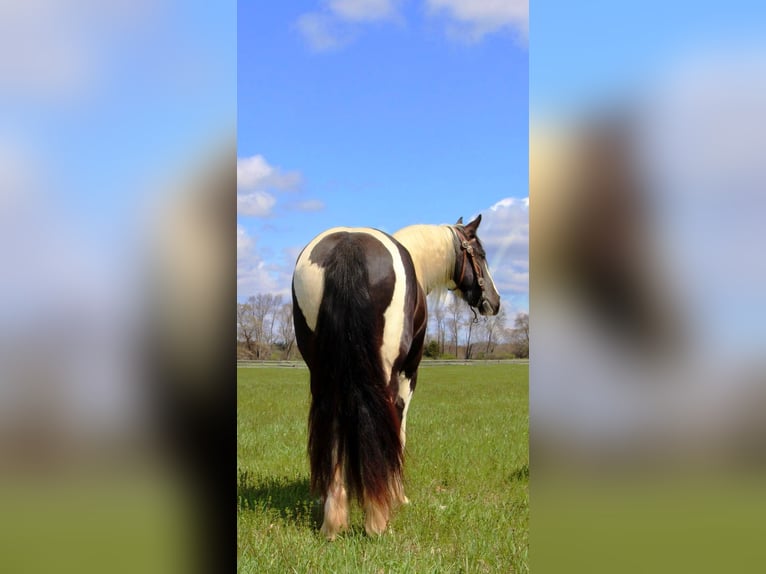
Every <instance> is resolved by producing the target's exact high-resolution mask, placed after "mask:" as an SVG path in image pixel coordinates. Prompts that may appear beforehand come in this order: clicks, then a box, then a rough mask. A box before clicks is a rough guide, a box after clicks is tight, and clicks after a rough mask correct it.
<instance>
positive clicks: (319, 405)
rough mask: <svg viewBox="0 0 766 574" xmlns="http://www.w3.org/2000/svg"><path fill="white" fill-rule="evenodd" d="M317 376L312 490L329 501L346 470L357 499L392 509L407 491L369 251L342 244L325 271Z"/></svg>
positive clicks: (311, 451)
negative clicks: (337, 477)
mask: <svg viewBox="0 0 766 574" xmlns="http://www.w3.org/2000/svg"><path fill="white" fill-rule="evenodd" d="M324 277H325V282H324V294H323V297H322V302H321V304H320V307H319V314H318V318H317V323H316V349H315V351H316V353H315V357H316V358H317V360H316V361H315V364H314V366H313V368H312V371H311V395H312V401H311V408H310V410H309V441H308V451H309V459H310V464H311V489H312V491H313V492H314V493H316V494H321V495H325V494H326V493H327V492H328V488H329V487H330V485H331V484H332V481H333V477H334V476H335V472H336V465H340V467H341V468H342V471H343V476H344V478H345V482H346V485H347V488H348V494H349V496H353V497H356V499H357V500H358V501H359V503H360V504H372V505H376V507H377V508H382V509H386V510H387V509H388V508H390V506H391V503H392V500H393V499H395V498H396V497H397V496H399V494H400V493H401V491H402V487H401V485H402V462H403V461H402V446H401V439H400V437H399V418H398V415H397V412H396V408H395V406H394V402H393V401H392V400H391V397H390V394H389V390H388V388H387V386H388V385H387V380H386V377H385V375H384V370H383V364H382V358H381V355H380V348H379V345H380V344H381V341H380V340H379V333H380V332H381V331H382V322H383V317H382V315H381V316H378V313H376V312H375V311H374V309H375V305H374V303H373V301H372V298H371V296H370V284H369V277H368V271H367V262H366V258H365V254H364V251H363V249H362V246H361V245H359V243H358V242H356V241H355V240H354V239H353V238H352V237H351V236H349V237H346V238H344V239H342V240H341V241H340V242H339V243H338V244H337V245H336V247H335V249H334V250H333V253H332V254H331V255H330V256H329V257H328V260H327V261H326V265H325V268H324Z"/></svg>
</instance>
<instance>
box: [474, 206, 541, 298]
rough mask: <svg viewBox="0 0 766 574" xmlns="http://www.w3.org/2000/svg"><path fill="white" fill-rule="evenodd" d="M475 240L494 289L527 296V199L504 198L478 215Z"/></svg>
mask: <svg viewBox="0 0 766 574" xmlns="http://www.w3.org/2000/svg"><path fill="white" fill-rule="evenodd" d="M479 237H480V238H481V242H482V245H484V249H485V250H486V252H487V261H488V262H489V265H490V269H491V271H492V276H493V278H494V280H495V284H496V285H497V288H498V290H499V291H500V292H501V293H505V294H517V295H519V294H528V293H529V198H528V197H526V198H523V199H521V198H513V197H508V198H505V199H502V200H500V201H498V202H497V203H495V204H494V205H493V206H492V207H490V208H489V209H488V210H485V211H484V212H482V220H481V226H480V227H479Z"/></svg>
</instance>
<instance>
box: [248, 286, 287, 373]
mask: <svg viewBox="0 0 766 574" xmlns="http://www.w3.org/2000/svg"><path fill="white" fill-rule="evenodd" d="M247 303H248V305H250V307H251V309H252V320H253V341H254V347H255V358H256V359H264V358H267V357H268V356H269V354H270V353H271V345H272V343H273V342H274V324H275V322H276V312H277V309H279V308H280V307H281V306H282V296H281V295H271V294H268V293H260V294H258V295H254V296H251V297H249V298H248V300H247Z"/></svg>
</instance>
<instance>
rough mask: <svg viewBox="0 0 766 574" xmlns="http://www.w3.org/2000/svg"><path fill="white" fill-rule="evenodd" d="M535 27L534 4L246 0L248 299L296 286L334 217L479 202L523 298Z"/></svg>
mask: <svg viewBox="0 0 766 574" xmlns="http://www.w3.org/2000/svg"><path fill="white" fill-rule="evenodd" d="M501 4H502V3H501ZM526 30H527V8H526V3H525V2H523V3H516V2H507V3H504V4H503V5H500V6H498V3H495V2H482V1H476V0H474V1H462V0H449V1H444V0H438V1H437V0H428V1H425V0H424V1H418V2H414V1H411V2H393V1H387V0H363V1H355V2H351V1H349V0H332V1H328V2H290V3H275V2H265V1H262V0H261V1H258V2H245V1H242V2H240V3H239V5H238V104H237V107H238V126H237V139H238V157H239V160H238V176H239V185H238V188H239V189H238V212H239V216H238V224H239V225H238V230H237V234H238V294H239V297H240V298H245V297H247V296H248V295H251V294H255V293H258V292H277V293H284V294H287V293H288V292H289V279H290V274H291V272H292V265H293V263H294V260H295V256H296V255H297V252H298V251H299V250H300V248H302V246H303V245H305V244H306V243H307V242H308V241H309V240H310V239H311V238H312V237H313V236H314V235H316V234H317V233H319V232H321V231H322V230H324V229H327V228H329V227H333V226H336V225H351V226H355V225H356V226H372V227H377V228H380V229H383V230H385V231H389V232H393V231H395V230H397V229H399V228H401V227H404V226H406V225H410V224H413V223H453V222H454V221H456V220H457V218H458V217H460V216H463V217H465V218H468V217H471V216H473V215H475V214H477V213H480V212H481V213H483V217H484V223H483V225H482V229H481V230H480V236H481V237H482V239H483V240H484V242H485V244H486V245H487V248H488V252H489V258H490V262H491V263H492V264H493V265H494V266H495V268H496V270H495V275H496V280H497V281H498V283H500V288H501V292H502V293H503V295H505V296H506V300H508V301H510V302H511V303H512V306H513V307H514V308H515V309H517V310H518V309H527V308H528V286H527V284H528V257H527V248H528V225H527V214H528V202H526V201H524V200H525V198H526V197H527V195H528V191H527V187H528V185H527V184H528V174H527V172H528V166H527V161H528V159H527V158H528V143H527V137H528V136H527V131H528V50H527V35H526V34H527V32H526ZM493 206H494V209H491V208H492V207H493ZM481 231H484V233H483V234H482V233H481Z"/></svg>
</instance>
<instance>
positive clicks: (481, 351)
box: [237, 294, 529, 360]
mask: <svg viewBox="0 0 766 574" xmlns="http://www.w3.org/2000/svg"><path fill="white" fill-rule="evenodd" d="M428 312H429V318H428V334H427V337H426V346H425V350H424V356H425V357H426V358H434V359H438V358H442V359H449V358H454V359H505V358H526V357H529V314H527V313H518V314H517V315H516V316H515V317H514V318H513V323H512V324H509V323H510V321H509V317H508V315H507V313H506V311H505V308H503V307H501V309H500V313H499V314H497V315H496V316H494V317H482V316H480V315H479V316H477V315H475V314H474V313H473V311H472V310H471V309H470V307H468V305H466V304H465V303H464V302H463V301H462V300H460V299H458V298H457V297H454V296H452V295H447V296H445V295H439V296H436V295H434V296H432V297H429V304H428ZM299 357H300V353H299V352H298V350H297V348H296V346H295V331H294V329H293V308H292V301H291V300H285V298H284V297H283V296H282V295H271V294H259V295H254V296H251V297H249V298H248V299H247V300H246V301H245V302H244V303H237V358H238V359H249V360H275V359H282V360H290V359H297V358H299Z"/></svg>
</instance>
